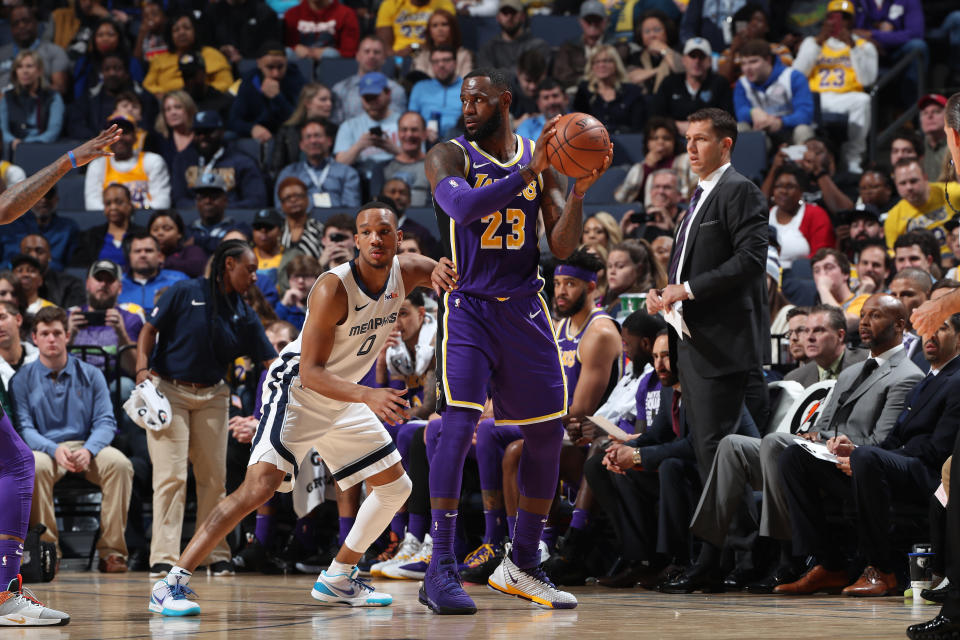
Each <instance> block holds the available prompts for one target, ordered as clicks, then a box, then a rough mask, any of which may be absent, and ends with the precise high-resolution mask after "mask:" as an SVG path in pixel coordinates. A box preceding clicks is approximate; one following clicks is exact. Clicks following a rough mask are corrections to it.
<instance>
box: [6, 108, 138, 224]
mask: <svg viewBox="0 0 960 640" xmlns="http://www.w3.org/2000/svg"><path fill="white" fill-rule="evenodd" d="M119 138H120V129H119V127H117V125H113V126H112V127H110V128H109V129H107V130H106V131H102V132H101V133H100V135H98V136H97V137H96V138H94V139H92V140H88V141H87V142H85V143H83V144H82V145H80V146H79V147H77V148H76V149H74V150H73V156H74V158H76V163H77V166H78V167H81V166H83V165H85V164H87V163H89V162H90V161H91V160H93V159H94V158H99V157H100V156H112V155H113V154H112V153H110V152H109V151H106V148H107V147H108V146H109V145H110V144H112V143H114V142H116V141H117V140H118V139H119ZM71 168H73V163H72V162H71V160H70V157H69V156H68V155H66V154H65V155H62V156H60V157H59V158H57V160H56V161H55V162H53V163H52V164H50V165H47V166H46V167H44V168H43V169H41V170H40V171H37V172H36V173H35V174H33V175H32V176H30V177H29V178H27V179H26V180H23V181H21V182H18V183H17V184H15V185H13V186H12V187H8V188H7V190H6V191H4V192H3V193H2V194H0V224H9V223H11V222H13V221H14V220H16V219H17V218H19V217H20V216H22V215H23V214H25V213H26V212H27V211H29V210H30V208H31V207H33V205H34V204H36V203H37V201H38V200H40V198H42V197H43V196H44V195H45V194H46V193H47V191H50V188H51V187H52V186H53V185H55V184H56V183H57V180H59V179H60V178H61V177H63V176H64V174H66V173H67V172H68V171H70V169H71Z"/></svg>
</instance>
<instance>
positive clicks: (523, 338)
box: [420, 69, 612, 614]
mask: <svg viewBox="0 0 960 640" xmlns="http://www.w3.org/2000/svg"><path fill="white" fill-rule="evenodd" d="M508 87H509V84H508V79H507V76H506V75H505V74H504V73H503V72H501V71H499V70H483V69H478V70H475V71H473V72H471V73H469V74H467V77H466V78H465V79H464V82H463V88H462V89H461V90H460V100H461V103H462V111H463V119H464V125H465V128H466V135H464V136H462V137H459V138H456V139H455V140H450V141H449V142H445V143H443V144H439V145H437V146H435V147H434V148H433V149H431V150H430V153H429V154H427V159H426V173H427V178H428V179H429V180H430V186H431V187H432V189H433V194H434V196H433V197H434V203H435V205H434V207H435V209H436V213H437V221H438V224H439V227H440V232H441V235H443V236H444V241H445V246H446V253H447V257H449V258H451V259H452V261H453V265H454V269H455V270H456V278H457V282H456V287H449V288H448V290H447V292H446V293H445V294H444V297H443V304H442V305H441V307H440V321H439V333H438V335H437V341H438V344H439V349H438V350H437V354H438V364H437V371H438V374H437V383H438V386H439V387H440V390H439V394H438V407H441V411H442V413H443V423H442V429H441V432H440V440H439V444H438V445H437V450H436V453H435V454H434V456H433V458H432V460H431V461H430V502H431V520H432V524H431V527H430V535H431V536H433V557H432V558H431V561H430V567H429V568H428V569H427V572H426V576H425V577H424V580H423V587H422V588H421V589H420V602H421V603H423V604H425V605H427V606H428V607H430V609H432V610H433V611H435V612H436V613H441V614H471V613H475V612H476V610H477V608H476V605H475V604H474V603H473V600H471V599H470V597H469V596H468V595H467V593H466V592H465V591H464V590H463V586H462V584H461V582H460V575H459V573H458V571H457V560H456V558H455V557H454V551H453V539H454V531H455V528H456V519H457V504H458V502H459V499H460V481H461V476H462V474H463V462H464V458H465V456H466V453H467V449H468V448H469V446H470V442H471V439H472V437H473V433H474V430H475V428H476V425H477V420H478V418H479V417H480V412H481V410H482V409H483V403H484V400H485V399H486V392H487V387H488V385H489V387H490V389H491V390H492V394H493V404H494V417H495V419H496V424H510V425H521V426H522V427H523V436H524V440H525V441H526V446H524V448H523V456H522V458H521V459H520V471H519V486H520V510H519V513H518V515H517V524H516V531H515V532H511V533H513V551H512V556H511V555H508V556H506V557H505V558H504V560H503V563H502V564H501V565H500V566H499V567H498V568H497V569H496V570H495V571H494V573H493V575H492V576H491V577H490V579H489V583H488V584H489V585H490V586H491V587H493V588H494V589H496V590H498V591H501V592H503V593H507V594H511V595H516V596H519V597H521V598H525V599H527V600H530V601H532V602H534V603H536V604H538V605H540V606H542V607H546V608H562V609H569V608H573V607H575V606H576V605H577V601H576V599H575V598H574V597H573V596H572V595H570V594H569V593H564V592H563V591H559V590H558V589H556V588H555V587H554V586H553V584H551V583H550V581H549V579H548V578H547V576H546V574H544V572H543V571H542V569H541V568H540V567H539V563H538V553H537V550H538V543H539V540H540V534H541V532H542V530H543V524H544V522H545V521H546V514H547V513H548V512H549V509H550V503H551V502H552V500H553V496H554V492H555V490H556V486H557V473H558V465H559V459H560V447H561V444H562V441H563V426H562V425H561V422H560V417H561V416H562V415H564V413H566V407H567V389H566V383H565V380H564V376H563V368H562V366H561V362H560V352H559V349H558V347H557V342H556V339H555V337H554V330H553V326H552V323H551V320H550V311H549V309H548V308H547V306H546V303H545V302H544V301H543V299H542V298H541V297H540V295H539V291H540V289H541V287H542V286H543V280H542V279H541V278H540V275H539V270H538V259H539V257H540V250H539V243H538V238H537V214H538V212H539V213H542V215H543V222H544V226H545V228H546V234H547V241H548V243H549V245H550V250H551V251H552V252H553V254H554V255H556V256H557V257H559V258H566V257H567V256H569V255H570V254H571V253H573V251H574V250H575V249H576V248H577V245H578V244H579V242H580V233H581V228H582V225H583V207H582V205H583V195H584V193H585V192H586V191H587V189H588V188H589V187H590V185H592V184H593V183H594V182H595V181H596V180H597V178H598V177H599V176H600V174H602V173H603V171H605V170H606V168H607V167H608V166H609V165H610V160H611V157H612V153H611V155H608V157H607V158H606V161H605V162H604V165H603V167H602V168H601V169H599V170H595V171H594V172H593V174H592V175H590V176H588V177H586V178H582V179H580V180H577V182H576V184H575V185H574V188H573V191H572V192H571V193H570V195H569V196H568V197H567V198H566V199H564V195H563V194H564V192H565V189H564V185H563V184H562V183H561V180H560V177H559V175H558V174H557V173H556V172H555V171H554V170H553V169H552V168H550V167H549V166H548V161H547V154H546V142H547V140H549V139H550V137H551V136H552V135H553V134H554V129H553V127H554V126H555V124H556V121H557V118H554V119H552V120H550V121H549V122H547V124H546V125H545V126H544V129H543V132H542V133H541V134H540V139H539V140H538V141H537V143H536V146H534V144H533V142H532V141H531V140H527V139H525V138H522V137H520V136H518V135H515V134H514V133H512V132H511V131H510V115H509V110H510V103H511V101H512V95H511V93H510V90H509V88H508Z"/></svg>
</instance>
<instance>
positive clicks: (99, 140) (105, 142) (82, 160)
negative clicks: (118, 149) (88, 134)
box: [73, 124, 121, 167]
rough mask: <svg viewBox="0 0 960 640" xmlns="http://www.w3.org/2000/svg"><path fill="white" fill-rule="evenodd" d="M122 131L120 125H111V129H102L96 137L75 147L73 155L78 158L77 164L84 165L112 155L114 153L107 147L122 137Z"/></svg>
mask: <svg viewBox="0 0 960 640" xmlns="http://www.w3.org/2000/svg"><path fill="white" fill-rule="evenodd" d="M120 133H121V131H120V127H118V126H117V125H115V124H114V125H111V126H110V128H109V129H105V130H103V131H101V132H100V135H98V136H97V137H96V138H93V139H92V140H87V141H86V142H84V143H83V144H82V145H80V146H79V147H77V148H76V149H74V150H73V156H74V157H75V158H76V159H77V166H78V167H82V166H83V165H85V164H89V163H90V162H91V161H93V160H94V159H96V158H101V157H103V156H112V155H113V153H112V152H110V151H107V147H109V146H110V145H111V144H113V143H114V142H116V141H117V140H119V139H120Z"/></svg>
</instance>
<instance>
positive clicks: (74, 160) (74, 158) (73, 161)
mask: <svg viewBox="0 0 960 640" xmlns="http://www.w3.org/2000/svg"><path fill="white" fill-rule="evenodd" d="M67 157H68V158H70V164H71V165H73V168H74V169H77V168H78V167H77V156H75V155H73V151H67Z"/></svg>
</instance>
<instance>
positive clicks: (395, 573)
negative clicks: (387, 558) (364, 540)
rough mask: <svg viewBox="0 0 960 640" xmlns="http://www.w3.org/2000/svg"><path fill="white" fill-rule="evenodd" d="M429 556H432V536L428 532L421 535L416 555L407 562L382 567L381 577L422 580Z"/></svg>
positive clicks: (428, 564)
mask: <svg viewBox="0 0 960 640" xmlns="http://www.w3.org/2000/svg"><path fill="white" fill-rule="evenodd" d="M431 557H433V538H431V537H430V534H429V533H428V534H426V535H425V536H423V544H422V545H420V550H419V551H418V552H417V555H415V556H413V557H412V558H411V559H410V561H409V562H406V563H400V564H392V565H390V566H388V567H384V569H383V571H382V572H381V573H382V574H383V577H385V578H393V579H394V580H403V579H407V580H423V576H424V574H425V573H426V572H427V567H429V566H430V558H431Z"/></svg>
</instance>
